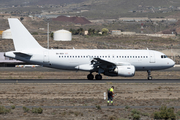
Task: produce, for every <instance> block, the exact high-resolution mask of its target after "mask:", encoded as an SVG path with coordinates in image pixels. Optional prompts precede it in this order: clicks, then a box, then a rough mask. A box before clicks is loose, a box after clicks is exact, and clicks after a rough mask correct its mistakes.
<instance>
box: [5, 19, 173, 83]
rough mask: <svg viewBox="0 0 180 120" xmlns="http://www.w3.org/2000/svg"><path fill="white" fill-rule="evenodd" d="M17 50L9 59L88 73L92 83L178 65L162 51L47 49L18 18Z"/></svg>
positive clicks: (14, 23) (14, 33)
mask: <svg viewBox="0 0 180 120" xmlns="http://www.w3.org/2000/svg"><path fill="white" fill-rule="evenodd" d="M8 21H9V25H10V29H11V32H12V37H13V42H14V46H15V51H9V52H6V53H5V56H6V57H10V58H13V59H17V60H21V61H24V62H27V63H31V64H38V65H42V66H45V67H51V68H56V69H64V70H82V71H88V72H90V74H88V75H87V78H88V79H89V80H93V79H94V75H93V74H92V73H93V72H96V73H97V75H96V76H95V79H96V80H101V79H102V75H101V74H104V75H107V76H123V77H132V76H134V75H135V71H147V72H148V79H149V80H151V79H152V76H151V71H153V70H162V69H167V68H170V67H173V66H174V64H175V62H174V61H173V60H171V59H169V58H167V56H166V55H165V54H163V53H161V52H158V51H154V50H148V49H147V50H113V49H106V50H104V49H98V50H96V49H95V50H93V49H92V50H90V49H79V50H76V49H46V48H43V47H42V46H40V45H39V43H38V42H37V41H36V40H35V39H34V37H33V36H32V35H31V34H30V33H29V32H28V30H27V29H26V28H25V27H24V25H23V24H22V23H21V22H20V21H19V20H18V19H16V18H9V19H8Z"/></svg>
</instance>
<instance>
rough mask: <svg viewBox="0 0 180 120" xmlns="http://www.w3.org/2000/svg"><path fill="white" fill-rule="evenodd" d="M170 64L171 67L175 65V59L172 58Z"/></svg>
mask: <svg viewBox="0 0 180 120" xmlns="http://www.w3.org/2000/svg"><path fill="white" fill-rule="evenodd" d="M169 65H170V66H171V67H173V66H174V65H175V62H174V61H173V60H171V59H170V61H169Z"/></svg>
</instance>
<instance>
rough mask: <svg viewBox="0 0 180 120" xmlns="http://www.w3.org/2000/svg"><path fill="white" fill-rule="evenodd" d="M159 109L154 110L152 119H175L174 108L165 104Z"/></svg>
mask: <svg viewBox="0 0 180 120" xmlns="http://www.w3.org/2000/svg"><path fill="white" fill-rule="evenodd" d="M159 110H160V111H156V112H154V119H171V120H175V119H176V115H175V113H174V108H167V107H166V106H162V107H161V108H160V109H159Z"/></svg>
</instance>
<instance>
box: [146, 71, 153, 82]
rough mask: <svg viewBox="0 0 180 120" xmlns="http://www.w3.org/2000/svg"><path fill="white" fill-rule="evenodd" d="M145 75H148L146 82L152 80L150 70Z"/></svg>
mask: <svg viewBox="0 0 180 120" xmlns="http://www.w3.org/2000/svg"><path fill="white" fill-rule="evenodd" d="M147 73H148V78H147V79H148V80H152V76H151V70H148V71H147Z"/></svg>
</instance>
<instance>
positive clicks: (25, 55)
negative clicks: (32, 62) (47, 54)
mask: <svg viewBox="0 0 180 120" xmlns="http://www.w3.org/2000/svg"><path fill="white" fill-rule="evenodd" d="M13 53H14V54H15V55H18V56H21V57H32V54H28V53H24V52H18V51H15V52H13Z"/></svg>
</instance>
